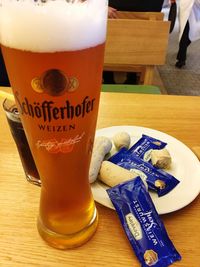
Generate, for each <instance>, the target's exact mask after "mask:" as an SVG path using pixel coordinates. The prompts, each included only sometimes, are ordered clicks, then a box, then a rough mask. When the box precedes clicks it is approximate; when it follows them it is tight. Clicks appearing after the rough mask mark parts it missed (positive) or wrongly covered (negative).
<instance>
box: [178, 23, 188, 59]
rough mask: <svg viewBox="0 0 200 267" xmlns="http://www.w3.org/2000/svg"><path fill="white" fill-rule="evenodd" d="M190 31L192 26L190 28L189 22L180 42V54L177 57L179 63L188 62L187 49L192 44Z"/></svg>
mask: <svg viewBox="0 0 200 267" xmlns="http://www.w3.org/2000/svg"><path fill="white" fill-rule="evenodd" d="M189 30H190V26H189V22H188V21H187V23H186V25H185V29H184V31H183V34H182V36H181V40H180V42H179V50H178V54H177V57H176V58H177V60H178V61H182V62H184V61H185V60H186V56H187V48H188V46H189V45H190V43H191V41H190V39H189Z"/></svg>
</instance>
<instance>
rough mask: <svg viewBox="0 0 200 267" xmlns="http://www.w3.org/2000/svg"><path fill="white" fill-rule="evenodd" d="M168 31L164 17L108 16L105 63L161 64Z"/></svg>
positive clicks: (164, 54) (165, 48) (163, 58)
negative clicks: (130, 17)
mask: <svg viewBox="0 0 200 267" xmlns="http://www.w3.org/2000/svg"><path fill="white" fill-rule="evenodd" d="M168 35H169V23H168V22H166V21H157V20H155V21H154V20H152V21H151V20H135V19H109V20H108V28H107V40H106V49H105V59H104V64H105V66H106V65H109V64H111V65H112V64H117V65H120V64H123V65H131V64H133V65H162V64H164V63H165V57H166V50H167V45H168Z"/></svg>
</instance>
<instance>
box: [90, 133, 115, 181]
mask: <svg viewBox="0 0 200 267" xmlns="http://www.w3.org/2000/svg"><path fill="white" fill-rule="evenodd" d="M111 148H112V142H111V140H110V139H109V138H108V137H104V136H99V137H97V138H96V139H95V141H94V147H93V151H92V158H91V163H90V170H89V182H90V183H93V182H94V181H95V180H96V179H97V176H98V173H99V170H100V167H101V163H102V161H103V160H104V158H105V155H106V154H108V153H109V152H110V150H111Z"/></svg>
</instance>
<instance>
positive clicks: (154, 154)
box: [151, 148, 172, 169]
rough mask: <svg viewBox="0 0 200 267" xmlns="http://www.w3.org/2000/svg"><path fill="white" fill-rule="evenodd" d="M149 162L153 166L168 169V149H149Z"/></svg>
mask: <svg viewBox="0 0 200 267" xmlns="http://www.w3.org/2000/svg"><path fill="white" fill-rule="evenodd" d="M151 162H152V164H153V166H155V167H157V168H160V169H168V168H169V167H170V165H171V162H172V159H171V156H170V154H169V151H168V150H167V149H166V148H164V149H160V150H157V149H154V150H152V151H151Z"/></svg>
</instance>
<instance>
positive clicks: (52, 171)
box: [2, 0, 107, 249]
mask: <svg viewBox="0 0 200 267" xmlns="http://www.w3.org/2000/svg"><path fill="white" fill-rule="evenodd" d="M100 1H101V7H102V8H101V11H98V10H97V7H95V5H94V2H95V1H93V0H91V1H90V0H88V1H86V2H84V3H74V4H72V3H68V2H66V1H62V0H61V1H58V3H56V2H57V1H52V2H51V1H50V2H51V3H50V4H48V3H45V4H41V6H40V5H38V6H36V5H35V4H32V5H33V6H34V8H33V10H34V11H31V10H32V9H30V10H29V11H30V14H32V13H34V12H36V10H37V8H38V9H40V10H41V9H42V8H43V10H45V8H46V6H47V11H48V12H49V14H46V16H47V15H48V16H49V19H51V15H52V14H51V12H53V10H55V7H57V6H58V9H59V8H60V10H61V7H62V12H61V13H60V14H58V16H57V20H58V21H57V22H56V23H57V25H59V22H60V21H62V23H63V20H64V17H62V15H63V16H64V12H63V8H64V7H66V13H67V14H68V16H71V20H69V19H67V21H66V24H67V27H66V32H64V33H63V31H62V30H63V28H64V29H65V27H63V25H62V26H61V28H59V26H56V27H55V29H51V31H55V38H56V36H57V35H56V30H57V31H58V32H59V34H61V32H62V33H63V34H66V35H67V34H68V35H69V37H68V38H69V41H68V39H67V38H64V39H65V40H64V41H65V42H66V44H65V43H60V39H59V38H60V35H59V36H57V37H58V41H55V40H53V42H55V44H54V45H53V49H52V45H49V46H50V48H48V47H47V48H46V43H45V42H46V40H44V38H43V36H42V35H41V39H42V40H44V43H45V45H43V44H42V40H40V41H33V43H32V44H33V49H31V46H32V45H31V42H29V43H28V45H27V43H26V40H25V41H24V47H23V45H21V46H22V47H20V45H19V44H18V43H17V44H15V42H14V44H13V45H12V43H10V39H9V40H8V41H7V42H6V34H5V38H4V31H2V37H3V38H2V52H3V56H4V59H5V62H6V67H7V70H8V74H9V79H10V82H11V85H12V89H13V93H14V96H15V100H16V103H17V107H18V109H19V112H20V114H21V120H22V123H23V126H24V129H25V132H26V135H27V139H28V142H29V145H30V148H31V151H32V154H33V157H34V160H35V162H36V165H37V168H38V170H39V174H40V177H41V181H42V187H41V197H40V211H39V217H38V230H39V233H40V235H41V236H42V237H43V238H44V239H45V240H46V241H47V242H48V243H49V244H50V245H52V246H55V247H57V248H61V249H65V248H72V247H76V246H79V245H81V244H83V243H84V242H86V241H87V240H88V239H89V238H90V237H91V236H92V235H93V233H94V232H95V230H96V227H97V221H98V216H97V212H96V208H95V204H94V200H93V197H92V194H91V189H90V185H89V180H88V173H89V164H90V158H91V153H92V145H93V139H94V134H95V127H96V119H97V113H98V104H99V95H100V86H101V77H102V76H101V75H102V66H103V55H104V43H105V32H106V30H105V29H106V12H107V6H106V1H102V0H99V1H96V2H100ZM19 2H20V1H19ZM102 2H104V3H103V4H102ZM22 3H23V2H22ZM22 3H21V4H22ZM25 3H26V1H25ZM26 4H27V6H28V5H30V1H29V4H28V1H27V3H26ZM59 4H60V6H59ZM72 5H74V6H72ZM90 5H91V7H90ZM16 6H17V8H16V9H17V10H16V12H17V11H18V12H19V10H21V8H22V7H20V6H19V5H16ZM22 6H23V4H22ZM89 7H90V8H89ZM5 8H6V7H5ZM52 8H53V10H52ZM98 8H99V6H98ZM7 9H8V8H7ZM79 9H80V11H82V12H81V15H80V17H79V18H78V24H77V25H76V20H75V22H74V21H73V14H75V15H77V14H76V12H77V10H79ZM93 9H94V10H95V11H96V15H95V17H94V20H95V22H94V24H95V23H96V30H95V26H92V27H93V28H94V32H95V31H100V34H99V36H98V35H96V37H95V36H94V38H97V40H96V41H94V40H93V37H92V35H91V36H89V32H90V34H91V29H88V25H90V24H91V23H92V22H91V21H90V23H88V24H86V26H87V27H86V26H84V27H83V29H82V31H81V32H82V34H83V37H81V36H79V35H78V34H77V36H76V34H75V33H78V32H80V30H79V31H78V30H77V29H76V27H77V28H78V27H79V28H80V27H82V24H81V20H82V21H83V23H85V22H84V20H87V19H88V18H90V20H91V17H92V16H91V14H90V12H91V11H92V10H93ZM102 9H103V11H102ZM94 10H93V11H94ZM6 11H7V10H6ZM50 11H51V12H50ZM31 12H32V13H31ZM37 12H38V11H37ZM54 12H55V11H54ZM57 12H58V11H57ZM84 12H85V13H84ZM4 14H5V13H4ZM12 14H13V13H12ZM78 14H79V13H78ZM8 15H9V10H8V11H7V16H8ZM34 15H36V13H34ZM65 15H66V14H65ZM98 15H99V18H98V20H96V19H97V16H98ZM18 16H19V14H18ZM18 16H16V18H18ZM30 16H31V15H30ZM60 17H62V19H61V18H60ZM54 19H55V14H54ZM59 19H60V21H59ZM46 21H47V22H48V20H47V19H46ZM46 21H44V24H45V23H46ZM73 22H74V23H73ZM11 23H16V21H15V18H14V19H13V21H12V22H11ZM24 23H26V25H29V24H28V23H30V24H31V21H30V22H29V21H28V22H27V21H26V22H24ZM3 27H5V24H3ZM3 27H2V28H3ZM34 29H35V28H34ZM43 29H44V28H43ZM67 29H68V31H70V29H71V31H70V32H67ZM18 30H19V29H17V32H18ZM22 30H23V29H22ZM88 30H90V31H89V32H88ZM92 30H93V29H92ZM39 31H40V28H38V32H39ZM33 32H34V31H33ZM74 32H75V33H74ZM15 34H16V33H14V32H13V33H12V32H11V33H10V36H11V38H13V40H14V37H16V36H15ZM43 34H46V35H47V36H46V38H47V37H48V34H47V33H43ZM51 34H52V33H50V35H51ZM70 34H71V35H72V36H70ZM87 34H88V37H87ZM24 35H25V34H24ZM26 38H27V37H26ZM34 38H39V37H38V36H34ZM82 38H83V39H82ZM61 39H62V36H61ZM90 40H91V41H90ZM86 41H87V42H86ZM49 42H50V41H49ZM77 42H78V45H77ZM19 43H22V44H23V42H21V41H20V42H19ZM36 47H39V49H37V48H36ZM41 47H42V48H41ZM56 48H58V49H56ZM64 48H65V49H64Z"/></svg>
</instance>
